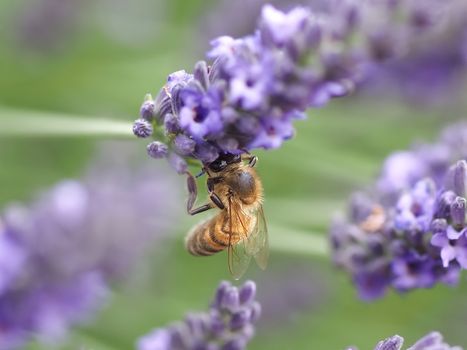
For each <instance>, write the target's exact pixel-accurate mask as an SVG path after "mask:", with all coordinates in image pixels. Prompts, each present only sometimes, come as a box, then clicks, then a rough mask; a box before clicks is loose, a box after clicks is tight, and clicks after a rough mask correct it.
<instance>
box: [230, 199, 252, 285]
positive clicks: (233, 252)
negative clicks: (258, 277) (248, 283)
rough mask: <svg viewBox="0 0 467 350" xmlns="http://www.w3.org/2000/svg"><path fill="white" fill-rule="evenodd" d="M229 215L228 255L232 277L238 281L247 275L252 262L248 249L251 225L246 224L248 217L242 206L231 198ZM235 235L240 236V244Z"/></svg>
mask: <svg viewBox="0 0 467 350" xmlns="http://www.w3.org/2000/svg"><path fill="white" fill-rule="evenodd" d="M228 213H229V224H228V227H229V246H228V250H227V253H228V263H229V271H230V274H231V275H232V277H233V278H234V279H236V280H238V279H240V277H242V276H243V274H244V273H245V271H246V269H247V268H248V265H249V264H250V260H251V254H248V251H247V247H246V243H247V237H248V233H249V232H248V231H249V225H248V222H246V221H247V220H246V218H247V216H246V214H245V213H244V212H243V210H242V208H241V205H239V204H238V203H236V202H235V200H234V199H233V198H229V208H228ZM234 234H238V235H240V239H239V240H238V242H234V241H233V235H234Z"/></svg>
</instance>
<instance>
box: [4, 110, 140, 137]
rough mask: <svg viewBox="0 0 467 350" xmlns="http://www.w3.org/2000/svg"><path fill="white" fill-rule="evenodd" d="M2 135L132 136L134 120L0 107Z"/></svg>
mask: <svg viewBox="0 0 467 350" xmlns="http://www.w3.org/2000/svg"><path fill="white" fill-rule="evenodd" d="M0 136H4V137H5V136H6V137H21V136H22V137H24V136H37V137H51V136H52V137H53V136H55V137H60V136H66V137H69V136H106V137H128V138H130V137H133V133H132V127H131V122H126V121H118V120H112V119H106V118H92V117H85V116H76V115H67V114H60V113H49V112H37V111H24V110H16V109H8V108H5V107H0Z"/></svg>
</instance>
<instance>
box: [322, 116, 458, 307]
mask: <svg viewBox="0 0 467 350" xmlns="http://www.w3.org/2000/svg"><path fill="white" fill-rule="evenodd" d="M466 136H467V125H464V124H458V125H454V126H452V127H451V128H448V129H446V131H445V132H444V133H443V134H442V136H441V138H440V141H439V142H437V143H435V144H432V145H419V146H417V147H416V148H415V149H414V150H413V151H411V152H403V153H396V154H395V155H392V156H391V157H389V158H388V160H387V161H386V163H385V165H384V166H383V171H382V174H381V177H380V179H379V180H378V182H377V185H376V186H375V188H374V189H373V191H372V192H371V193H368V194H365V193H359V194H355V195H354V196H353V198H352V200H351V203H350V211H349V215H348V217H347V218H346V219H336V220H335V221H334V223H333V225H332V228H331V242H332V249H333V259H334V261H335V263H336V264H337V265H338V266H340V267H341V268H343V269H345V270H347V271H348V272H349V273H350V274H351V275H352V279H353V281H354V283H355V285H356V287H357V289H358V292H359V295H360V297H361V298H363V299H366V300H371V299H374V298H378V297H381V296H382V295H384V293H385V292H386V290H387V289H388V288H389V287H392V288H394V289H395V290H396V291H399V292H406V291H409V290H411V289H415V288H430V287H432V286H434V285H435V284H436V283H440V282H441V283H445V284H449V285H454V284H456V283H457V282H458V279H459V275H460V271H461V269H464V268H466V267H467V237H466V234H467V225H466V198H465V196H466V194H465V188H466V184H467V175H466V174H467V171H466V169H467V163H466V159H467V142H466V141H467V137H466ZM436 151H438V152H436ZM453 157H457V159H460V160H459V161H458V162H454V160H455V159H456V158H453ZM408 161H409V162H408ZM453 162H454V164H453V165H452V166H449V164H451V163H453ZM395 164H397V165H398V168H391V165H392V166H395ZM388 165H389V166H388Z"/></svg>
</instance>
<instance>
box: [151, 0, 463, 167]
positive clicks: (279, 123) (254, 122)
mask: <svg viewBox="0 0 467 350" xmlns="http://www.w3.org/2000/svg"><path fill="white" fill-rule="evenodd" d="M389 3H391V4H392V2H390V1H380V2H378V1H377V2H365V3H364V4H363V3H362V4H359V6H356V5H355V4H354V3H352V2H348V1H345V0H338V1H336V2H333V5H329V6H328V5H324V6H321V8H319V7H318V8H319V9H318V10H317V11H316V12H312V11H311V10H310V9H307V8H305V7H296V8H293V9H291V10H289V11H287V12H282V11H279V10H277V9H275V8H274V7H272V6H270V5H266V6H264V7H263V9H262V11H261V14H260V18H259V20H258V27H257V28H258V29H257V30H256V31H255V33H254V34H252V35H247V36H244V37H242V38H233V37H229V36H222V37H219V38H217V39H215V40H213V41H212V42H211V45H212V48H211V50H209V52H208V53H207V56H208V58H209V59H212V60H213V62H212V64H211V65H208V64H207V63H206V62H198V63H196V65H195V67H194V72H193V74H188V73H186V72H185V71H178V72H175V73H173V74H171V75H170V76H169V78H168V80H167V84H166V85H165V86H164V87H163V88H162V89H161V90H160V93H159V95H158V96H157V98H156V102H155V110H156V112H155V114H156V115H157V118H155V120H154V121H153V122H152V123H153V126H154V129H155V130H157V128H161V129H164V132H158V133H155V134H156V135H162V134H164V135H165V136H166V138H165V139H164V140H162V139H159V140H158V142H164V143H165V144H167V147H168V151H171V152H173V153H176V154H178V155H179V156H181V157H184V158H192V159H195V160H197V161H199V162H201V163H202V164H203V165H207V164H209V163H211V162H213V161H215V160H216V158H215V155H219V154H221V153H225V152H228V153H231V154H241V153H245V152H248V151H250V150H252V149H255V148H264V149H271V148H277V147H280V146H281V144H282V143H283V142H284V141H286V140H288V139H290V138H292V137H293V135H294V128H293V122H294V120H295V119H296V118H297V116H301V117H303V115H304V114H303V113H304V112H305V111H306V110H307V109H308V108H310V107H320V106H323V105H325V104H326V103H327V102H328V101H329V100H331V99H333V98H336V97H341V96H345V95H348V94H349V93H350V92H352V91H353V89H354V87H355V86H357V85H358V84H359V83H360V82H361V81H362V80H363V78H364V76H365V75H366V74H368V72H369V67H371V66H372V65H374V64H379V62H380V61H382V60H383V59H388V58H395V57H401V56H403V55H404V54H405V53H406V51H407V50H406V48H407V47H408V46H410V45H413V43H414V42H418V41H420V40H422V39H424V38H426V37H429V36H430V35H432V34H433V33H432V32H434V31H435V29H436V30H439V26H441V24H442V23H444V20H446V19H447V18H444V17H443V16H441V15H439V16H435V15H434V14H437V13H438V12H439V8H438V6H434V5H433V6H422V7H420V6H418V7H417V10H416V11H415V10H414V9H412V7H411V6H410V5H408V4H406V3H405V2H404V3H401V4H400V5H397V6H396V5H394V6H393V5H390V4H389ZM464 7H465V5H464ZM336 9H338V10H336ZM400 14H404V15H405V14H407V16H402V17H401V16H400ZM412 14H413V15H412ZM448 15H449V12H446V14H445V15H444V16H448ZM375 18H376V19H378V20H375ZM401 18H403V19H402V21H401ZM400 22H402V23H400ZM420 28H423V31H421V30H420ZM446 30H447V29H446ZM179 135H182V136H183V137H185V139H190V140H193V141H194V142H195V147H194V150H195V151H194V152H191V151H190V152H188V151H187V150H186V149H184V148H183V147H182V148H180V144H179V142H180V138H177V136H179ZM190 148H192V147H191V146H190ZM208 148H209V149H208Z"/></svg>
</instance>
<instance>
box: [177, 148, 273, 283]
mask: <svg viewBox="0 0 467 350" xmlns="http://www.w3.org/2000/svg"><path fill="white" fill-rule="evenodd" d="M256 161H257V157H255V156H249V155H248V156H247V157H245V156H241V155H232V154H222V155H221V156H219V158H217V159H216V160H215V161H214V162H212V163H210V164H208V165H207V166H205V167H203V170H202V172H201V174H200V175H202V174H204V173H205V174H207V181H206V186H207V190H208V194H209V201H208V203H207V204H204V205H202V206H200V207H198V208H193V206H194V203H195V201H196V197H197V187H196V181H195V178H194V177H193V175H191V174H189V173H188V178H187V187H188V193H189V197H188V201H187V211H188V213H189V214H190V215H196V214H198V213H201V212H204V211H207V210H209V209H212V208H217V209H218V210H219V211H218V212H217V214H216V215H214V216H213V217H211V218H208V219H206V220H204V221H202V222H201V223H199V224H198V225H196V226H194V227H193V228H192V229H191V230H190V232H189V233H188V235H187V236H186V239H185V245H186V249H187V250H188V252H189V253H190V254H192V255H195V256H209V255H213V254H215V253H218V252H220V251H223V250H225V249H227V255H228V266H229V271H230V273H231V274H232V276H233V277H234V278H235V279H239V278H240V277H241V276H242V275H243V274H244V272H245V271H246V269H247V268H248V265H249V263H250V260H251V257H253V258H254V259H255V260H256V263H257V264H258V266H259V267H260V268H261V269H263V270H264V269H265V268H266V265H267V262H268V257H269V244H268V230H267V225H266V220H265V218H264V211H263V186H262V184H261V181H260V179H259V176H258V175H257V173H256V171H255V169H254V166H255V164H256Z"/></svg>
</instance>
